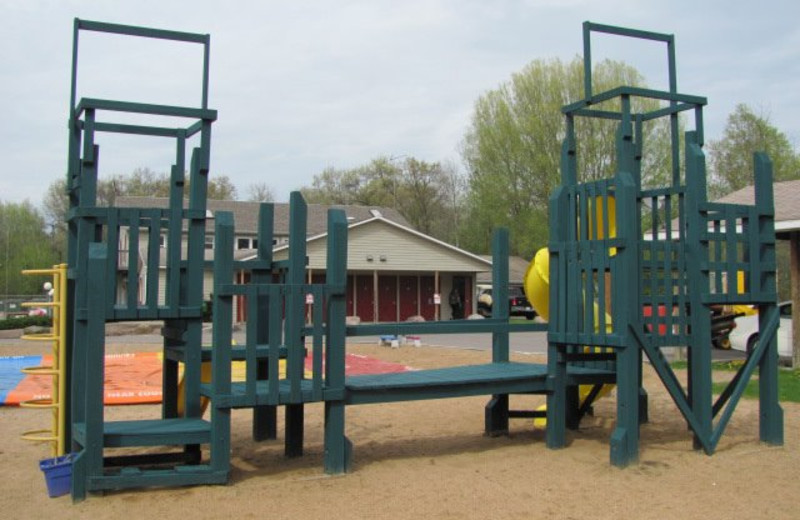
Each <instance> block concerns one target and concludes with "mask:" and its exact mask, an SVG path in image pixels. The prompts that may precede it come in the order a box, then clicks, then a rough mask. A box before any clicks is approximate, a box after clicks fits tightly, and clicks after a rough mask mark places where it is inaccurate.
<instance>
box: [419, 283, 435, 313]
mask: <svg viewBox="0 0 800 520" xmlns="http://www.w3.org/2000/svg"><path fill="white" fill-rule="evenodd" d="M419 292H420V295H419V296H420V299H419V313H420V315H421V316H422V317H423V318H425V320H426V321H433V320H434V319H435V317H436V305H434V304H433V295H434V293H435V292H436V285H435V283H434V278H433V276H420V277H419Z"/></svg>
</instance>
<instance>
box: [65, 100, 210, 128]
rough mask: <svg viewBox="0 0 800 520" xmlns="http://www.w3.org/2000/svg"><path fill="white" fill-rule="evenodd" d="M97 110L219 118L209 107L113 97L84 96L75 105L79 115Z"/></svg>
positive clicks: (208, 118) (204, 118)
mask: <svg viewBox="0 0 800 520" xmlns="http://www.w3.org/2000/svg"><path fill="white" fill-rule="evenodd" d="M95 110H103V111H108V112H126V113H129V114H145V115H151V116H166V117H185V118H191V119H202V120H203V121H215V120H216V119H217V111H216V110H210V109H207V108H192V107H180V106H173V105H159V104H155V103H134V102H131V101H116V100H111V99H97V98H83V99H81V100H80V101H79V102H78V104H77V106H76V107H75V112H77V114H78V115H80V114H81V113H83V112H85V113H87V114H88V113H89V112H93V111H95ZM84 124H85V123H84Z"/></svg>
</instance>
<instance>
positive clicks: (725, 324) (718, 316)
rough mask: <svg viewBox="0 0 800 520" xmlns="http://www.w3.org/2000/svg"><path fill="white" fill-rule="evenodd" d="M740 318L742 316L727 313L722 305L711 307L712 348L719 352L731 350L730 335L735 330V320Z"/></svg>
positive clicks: (740, 314)
mask: <svg viewBox="0 0 800 520" xmlns="http://www.w3.org/2000/svg"><path fill="white" fill-rule="evenodd" d="M740 316H744V314H742V313H733V312H727V311H726V308H725V306H723V305H715V306H712V307H711V344H712V345H714V348H718V349H721V350H729V349H730V348H731V339H730V334H731V331H732V330H733V329H735V328H736V325H737V323H736V318H738V317H740Z"/></svg>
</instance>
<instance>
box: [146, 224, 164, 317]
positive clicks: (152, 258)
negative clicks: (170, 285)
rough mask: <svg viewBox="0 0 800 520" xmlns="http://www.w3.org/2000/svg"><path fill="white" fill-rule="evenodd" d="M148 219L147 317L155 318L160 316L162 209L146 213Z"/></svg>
mask: <svg viewBox="0 0 800 520" xmlns="http://www.w3.org/2000/svg"><path fill="white" fill-rule="evenodd" d="M145 215H146V218H147V219H148V222H149V226H148V237H147V238H148V240H147V317H148V318H155V317H157V316H158V275H159V263H160V255H161V248H160V247H159V244H158V242H159V237H160V236H161V210H160V209H152V210H149V211H147V212H146V213H145Z"/></svg>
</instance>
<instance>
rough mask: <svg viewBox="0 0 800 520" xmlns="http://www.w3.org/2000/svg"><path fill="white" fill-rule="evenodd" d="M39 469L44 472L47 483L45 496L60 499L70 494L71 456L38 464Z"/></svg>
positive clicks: (63, 456)
mask: <svg viewBox="0 0 800 520" xmlns="http://www.w3.org/2000/svg"><path fill="white" fill-rule="evenodd" d="M39 469H41V470H42V471H43V472H44V479H45V481H46V482H47V494H48V495H50V498H54V497H60V496H62V495H66V494H68V493H69V492H70V488H71V487H72V454H71V453H69V454H67V455H62V456H61V457H56V458H54V459H45V460H42V461H40V462H39Z"/></svg>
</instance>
